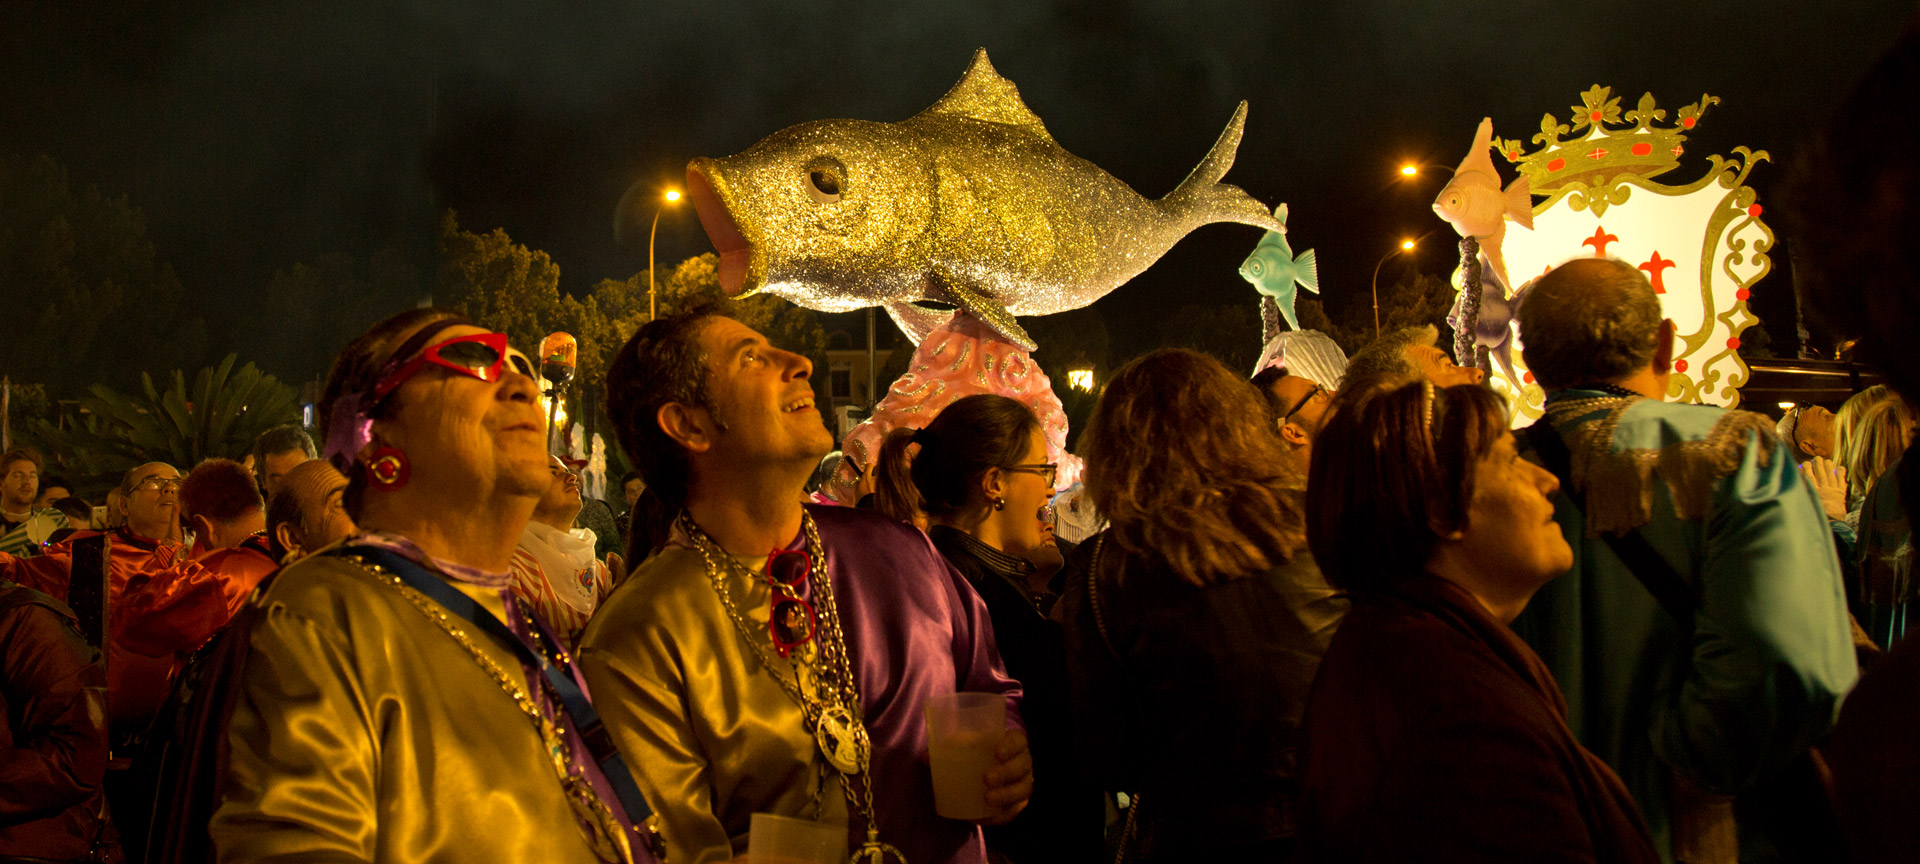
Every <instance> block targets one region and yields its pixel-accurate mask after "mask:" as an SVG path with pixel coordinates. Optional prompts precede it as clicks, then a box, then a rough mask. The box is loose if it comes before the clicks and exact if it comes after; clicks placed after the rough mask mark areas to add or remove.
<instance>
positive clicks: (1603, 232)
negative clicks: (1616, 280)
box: [1580, 225, 1620, 258]
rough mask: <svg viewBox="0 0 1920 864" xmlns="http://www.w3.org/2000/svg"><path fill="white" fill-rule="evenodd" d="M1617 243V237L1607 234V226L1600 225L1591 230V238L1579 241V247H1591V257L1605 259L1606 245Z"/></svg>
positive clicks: (1618, 239)
mask: <svg viewBox="0 0 1920 864" xmlns="http://www.w3.org/2000/svg"><path fill="white" fill-rule="evenodd" d="M1619 241H1620V238H1619V237H1616V236H1614V235H1612V234H1608V233H1607V226H1605V225H1601V226H1598V227H1596V228H1594V229H1593V236H1592V237H1588V238H1587V239H1585V240H1582V241H1580V245H1582V246H1592V247H1593V257H1595V258H1605V257H1607V244H1608V243H1618V242H1619Z"/></svg>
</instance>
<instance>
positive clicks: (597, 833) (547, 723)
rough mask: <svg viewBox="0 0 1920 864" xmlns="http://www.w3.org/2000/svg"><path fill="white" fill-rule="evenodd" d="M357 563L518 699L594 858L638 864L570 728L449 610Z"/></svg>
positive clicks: (380, 569)
mask: <svg viewBox="0 0 1920 864" xmlns="http://www.w3.org/2000/svg"><path fill="white" fill-rule="evenodd" d="M355 561H357V562H358V563H359V564H360V566H362V567H365V568H367V570H369V571H371V572H372V573H373V574H374V575H375V576H376V577H378V581H379V582H381V583H382V584H385V585H387V586H389V587H391V588H393V590H395V591H397V592H399V594H400V596H401V597H403V598H405V599H406V601H407V602H408V603H409V604H412V606H413V607H414V608H415V609H418V610H420V614H422V615H425V616H426V617H427V620H429V621H432V622H433V623H434V624H436V625H438V626H439V628H440V630H441V631H442V632H444V633H446V634H447V636H448V637H450V638H452V639H453V641H454V642H456V643H458V644H459V645H460V647H461V648H463V649H466V652H467V654H468V655H469V656H471V657H472V658H473V661H474V662H475V663H476V664H478V665H479V666H480V669H481V671H483V672H486V673H487V676H488V677H490V678H492V679H493V683H494V684H496V685H498V686H499V687H500V689H501V690H502V691H503V692H505V693H506V694H507V696H508V698H510V699H512V700H513V704H514V707H516V708H518V709H520V713H521V714H524V715H526V717H527V719H528V720H529V721H531V722H532V723H533V728H534V731H535V732H537V733H538V734H539V735H540V743H541V744H542V745H544V746H545V748H546V751H547V756H548V760H549V764H550V765H551V767H552V768H553V770H554V774H555V776H556V777H557V778H558V779H559V781H560V788H561V790H562V791H564V792H565V793H566V797H567V803H568V804H569V805H571V806H572V807H573V812H574V816H575V818H576V819H577V820H578V822H579V826H580V829H581V833H583V834H585V835H586V838H587V842H588V844H589V845H591V846H592V847H593V852H594V855H595V857H597V858H599V859H600V860H601V861H606V862H614V864H633V850H632V849H631V848H630V847H629V844H628V843H627V834H626V829H625V828H624V827H623V826H622V825H621V824H620V820H619V818H618V817H616V816H614V814H613V810H612V809H611V808H609V807H608V806H607V804H606V802H605V801H602V800H601V799H600V793H599V792H598V791H597V790H595V789H594V788H593V783H592V782H591V781H589V780H588V779H587V777H586V775H585V773H584V772H582V771H581V770H580V769H579V768H578V767H576V766H575V765H574V763H573V760H572V759H571V758H570V756H569V753H570V751H569V749H568V746H567V741H566V734H567V730H566V728H565V727H564V726H562V725H561V724H558V723H555V722H553V718H552V717H551V716H549V712H548V711H546V710H543V706H542V705H541V704H539V703H536V702H535V701H534V699H533V697H532V696H530V695H528V693H527V691H526V690H524V689H522V688H521V687H520V685H519V684H517V683H515V682H514V680H513V678H512V677H511V676H510V675H508V674H507V670H505V669H502V668H500V664H499V663H497V662H495V661H494V659H493V658H492V657H490V656H488V655H487V652H486V651H484V650H482V649H481V648H480V646H479V645H476V644H474V641H473V639H472V637H470V636H469V635H468V634H467V631H466V629H465V628H463V627H461V626H460V625H458V624H456V623H454V621H453V619H452V617H451V616H449V615H448V614H447V610H446V609H445V608H443V607H441V605H440V604H438V603H435V602H434V601H433V600H431V599H429V598H428V597H426V596H425V595H422V594H421V593H420V592H418V591H415V590H413V589H412V588H411V587H408V585H407V584H406V581H405V580H403V579H401V578H400V576H399V574H397V573H394V572H393V571H391V570H388V569H386V568H384V567H381V566H380V565H378V564H375V563H373V562H371V561H368V560H366V559H363V558H356V559H355ZM516 605H517V604H516ZM520 615H521V617H522V618H523V619H526V624H527V626H528V629H529V631H530V632H532V633H536V634H537V633H538V632H539V629H540V628H538V627H536V626H534V625H533V620H532V619H531V618H530V617H528V616H527V612H526V610H525V609H521V610H520ZM535 638H536V639H537V638H538V637H537V636H536V637H535ZM555 653H556V654H557V657H556V659H558V660H559V661H560V662H561V663H562V664H565V663H567V662H568V661H569V660H570V659H571V658H569V657H568V656H567V655H566V654H565V653H562V652H555ZM535 682H536V684H537V686H539V687H540V689H541V695H542V696H543V697H546V699H545V702H546V704H548V705H551V704H552V702H553V699H552V694H550V693H547V692H546V685H545V683H544V682H543V681H540V680H539V679H538V678H536V679H535Z"/></svg>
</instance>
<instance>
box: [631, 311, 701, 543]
mask: <svg viewBox="0 0 1920 864" xmlns="http://www.w3.org/2000/svg"><path fill="white" fill-rule="evenodd" d="M722 314H724V310H723V308H722V307H721V306H720V305H719V304H717V303H709V304H701V305H698V306H695V307H693V308H691V309H687V310H686V311H683V312H677V313H675V314H672V315H668V316H665V317H662V318H656V319H654V320H652V321H649V322H647V323H646V324H644V325H641V327H640V329H639V330H636V331H634V334H633V338H631V339H628V340H627V344H625V345H623V346H621V347H620V353H618V354H616V355H614V358H613V363H612V365H610V366H608V367H607V415H608V417H610V418H611V419H612V420H613V428H614V432H615V434H616V435H618V437H619V439H620V447H621V449H623V450H625V451H626V453H627V459H628V460H629V461H631V462H632V463H633V464H634V465H635V466H638V467H639V469H640V476H641V477H643V478H645V479H646V481H647V488H649V489H652V490H654V494H656V495H659V496H660V499H661V500H662V501H663V502H665V503H666V504H667V506H668V507H670V508H672V509H675V510H678V509H679V507H680V505H681V504H683V503H685V502H686V498H687V484H688V482H689V480H690V479H691V474H692V470H693V465H692V463H691V462H690V461H689V460H688V459H687V453H686V451H685V450H684V449H682V448H681V447H680V444H679V442H677V441H674V440H673V439H672V438H669V437H667V433H666V431H665V430H663V429H661V428H660V420H659V415H660V409H661V407H663V406H665V405H667V404H669V403H673V402H678V403H680V404H682V405H698V406H702V407H705V406H707V405H708V402H707V352H706V349H705V348H703V347H701V345H700V331H701V330H702V329H704V327H705V325H706V323H707V321H708V319H711V318H715V317H718V316H720V315H722Z"/></svg>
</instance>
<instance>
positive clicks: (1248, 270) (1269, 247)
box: [1240, 203, 1320, 330]
mask: <svg viewBox="0 0 1920 864" xmlns="http://www.w3.org/2000/svg"><path fill="white" fill-rule="evenodd" d="M1273 221H1275V222H1278V223H1280V228H1279V230H1276V231H1268V232H1267V236H1265V237H1262V238H1260V245H1258V246H1255V247H1253V254H1251V255H1248V256H1247V260H1245V261H1242V262H1240V278H1242V279H1245V280H1247V281H1248V282H1251V283H1253V289H1254V290H1255V291H1258V292H1260V293H1261V294H1263V295H1265V296H1267V297H1271V298H1273V301H1274V305H1276V306H1278V307H1279V309H1280V314H1282V315H1285V316H1286V317H1287V327H1288V328H1289V329H1292V330H1298V329H1300V319H1299V318H1297V317H1295V315H1294V312H1293V298H1294V291H1295V286H1299V287H1300V288H1305V289H1307V290H1308V291H1312V292H1313V293H1315V294H1318V293H1320V269H1319V265H1318V264H1316V263H1315V262H1314V258H1313V250H1312V249H1308V250H1306V251H1304V252H1301V253H1300V255H1299V257H1295V256H1294V254H1293V247H1292V246H1291V245H1288V243H1287V205H1286V204H1284V203H1283V204H1281V205H1280V206H1278V207H1275V208H1273Z"/></svg>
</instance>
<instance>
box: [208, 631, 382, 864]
mask: <svg viewBox="0 0 1920 864" xmlns="http://www.w3.org/2000/svg"><path fill="white" fill-rule="evenodd" d="M252 645H253V650H252V652H251V654H250V656H249V657H248V659H247V669H246V676H245V679H244V680H245V683H244V685H243V687H242V690H241V694H240V698H239V700H238V702H237V703H236V704H235V705H234V709H233V716H232V719H231V721H230V722H229V725H228V743H229V745H230V746H231V748H232V751H231V755H230V756H229V760H228V769H227V782H226V790H227V795H226V796H225V799H224V800H223V801H222V803H221V806H220V809H219V811H218V812H216V813H215V814H214V817H213V821H212V823H211V824H210V825H209V826H208V827H209V831H210V833H211V834H212V836H213V840H214V843H215V845H216V847H217V848H218V850H219V859H218V860H219V861H220V862H222V864H226V862H230V861H231V862H255V861H282V860H285V861H294V860H298V861H372V860H374V857H375V848H374V831H375V826H376V825H377V823H378V821H379V820H378V805H377V800H378V797H379V795H378V792H377V791H376V788H375V779H374V778H375V774H376V772H377V770H378V768H377V765H376V762H377V759H376V757H375V755H374V753H373V749H372V747H371V746H370V744H371V741H372V736H371V735H369V734H368V733H369V729H370V727H371V725H372V724H371V722H370V721H371V717H370V716H369V715H370V712H369V710H368V707H367V699H366V696H365V694H364V693H362V692H360V688H359V686H358V683H359V682H358V681H357V680H356V679H355V676H352V675H350V674H343V673H345V672H346V671H347V670H348V669H350V668H351V666H352V665H353V664H352V660H351V659H350V658H351V650H350V649H349V648H348V646H347V645H346V644H344V642H343V641H342V638H341V636H340V635H339V634H336V633H327V632H322V631H321V629H320V628H318V627H316V626H315V625H314V622H312V621H309V620H307V619H305V618H302V617H300V616H297V615H294V614H293V613H291V612H289V611H288V610H286V609H285V608H283V607H282V608H273V609H269V610H268V612H267V614H266V615H264V616H262V617H261V619H260V621H259V623H258V625H257V626H256V628H255V630H254V632H253V638H252Z"/></svg>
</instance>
